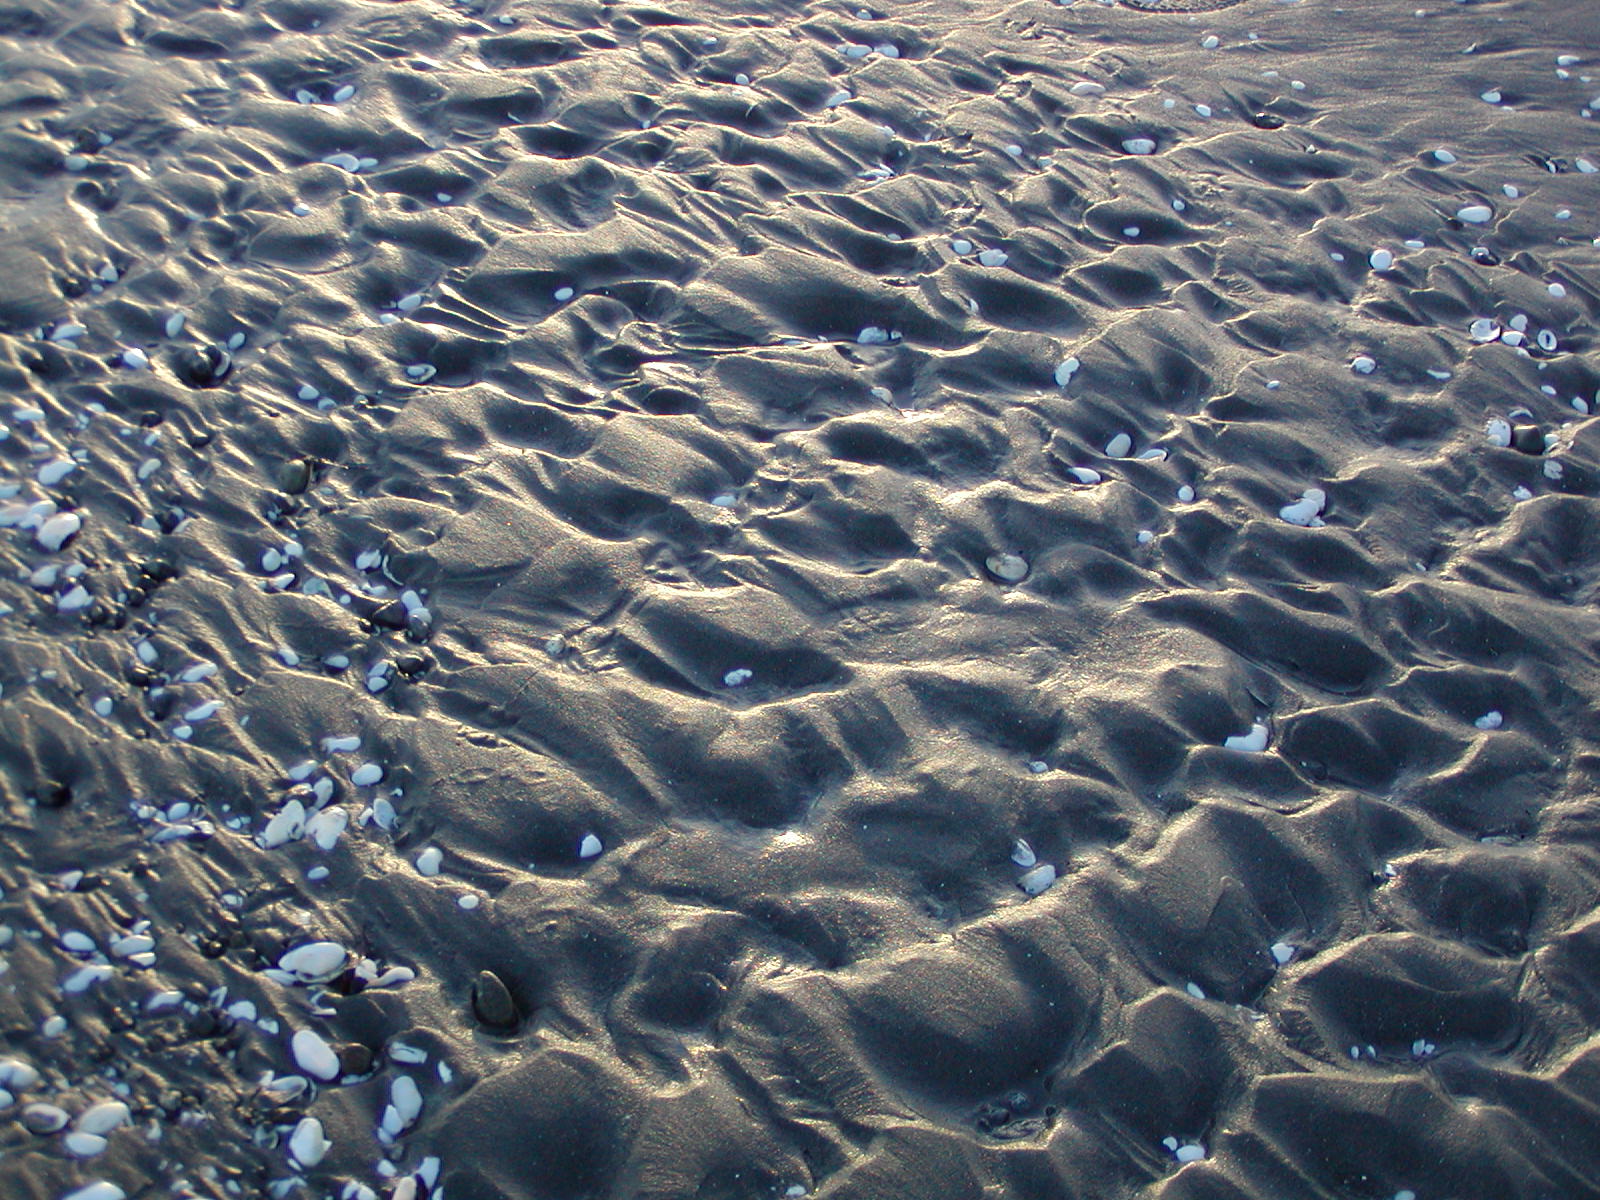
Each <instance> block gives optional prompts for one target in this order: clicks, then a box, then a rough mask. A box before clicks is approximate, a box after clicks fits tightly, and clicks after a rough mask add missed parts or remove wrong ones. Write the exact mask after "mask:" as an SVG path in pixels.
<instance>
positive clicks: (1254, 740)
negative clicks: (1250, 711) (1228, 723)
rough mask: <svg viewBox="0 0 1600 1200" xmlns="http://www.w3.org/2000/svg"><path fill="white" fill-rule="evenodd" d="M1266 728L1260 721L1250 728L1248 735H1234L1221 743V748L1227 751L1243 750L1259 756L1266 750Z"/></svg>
mask: <svg viewBox="0 0 1600 1200" xmlns="http://www.w3.org/2000/svg"><path fill="white" fill-rule="evenodd" d="M1267 740H1268V732H1267V727H1266V726H1265V725H1263V724H1262V723H1261V722H1260V721H1257V722H1256V723H1255V724H1254V725H1252V726H1250V732H1249V733H1236V734H1234V735H1233V736H1232V737H1230V738H1227V739H1225V740H1224V741H1223V743H1222V744H1223V746H1224V747H1225V748H1227V749H1229V750H1245V751H1249V752H1250V753H1252V754H1259V753H1260V752H1261V751H1263V750H1265V749H1266V748H1267Z"/></svg>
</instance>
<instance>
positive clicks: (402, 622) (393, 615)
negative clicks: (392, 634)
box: [371, 600, 406, 629]
mask: <svg viewBox="0 0 1600 1200" xmlns="http://www.w3.org/2000/svg"><path fill="white" fill-rule="evenodd" d="M371 619H372V623H373V624H374V625H382V626H383V627H384V628H385V629H404V628H405V627H406V608H405V605H403V604H401V603H400V601H398V600H391V601H389V602H388V603H387V604H380V605H379V606H378V607H377V608H375V609H374V610H373V612H372V618H371Z"/></svg>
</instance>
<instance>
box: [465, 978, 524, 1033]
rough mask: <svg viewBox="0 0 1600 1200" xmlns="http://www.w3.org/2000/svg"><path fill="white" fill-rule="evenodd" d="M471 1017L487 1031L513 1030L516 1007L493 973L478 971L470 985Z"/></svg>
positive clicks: (508, 990) (506, 989) (509, 993)
mask: <svg viewBox="0 0 1600 1200" xmlns="http://www.w3.org/2000/svg"><path fill="white" fill-rule="evenodd" d="M472 1015H473V1016H475V1017H477V1018H478V1022H479V1023H480V1024H481V1025H484V1026H485V1027H487V1028H489V1029H502V1030H503V1029H514V1028H516V1024H517V1005H516V1001H514V1000H513V999H512V998H511V991H510V989H509V988H507V987H506V985H505V983H504V982H503V981H502V980H501V978H500V976H498V975H496V974H495V973H494V972H493V971H479V972H478V978H477V979H476V980H474V981H473V984H472Z"/></svg>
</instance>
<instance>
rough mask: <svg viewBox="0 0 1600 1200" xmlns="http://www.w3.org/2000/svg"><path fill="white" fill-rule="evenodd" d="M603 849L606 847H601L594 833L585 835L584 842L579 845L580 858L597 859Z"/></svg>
mask: <svg viewBox="0 0 1600 1200" xmlns="http://www.w3.org/2000/svg"><path fill="white" fill-rule="evenodd" d="M603 849H605V847H604V846H603V845H601V843H600V839H599V838H598V837H596V836H595V835H594V834H592V833H586V834H584V835H583V840H582V841H581V842H579V843H578V857H579V858H597V857H599V855H600V851H602V850H603Z"/></svg>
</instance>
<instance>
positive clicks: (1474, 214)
mask: <svg viewBox="0 0 1600 1200" xmlns="http://www.w3.org/2000/svg"><path fill="white" fill-rule="evenodd" d="M1493 216H1494V209H1492V208H1490V207H1489V206H1488V205H1487V204H1467V205H1463V206H1462V207H1461V208H1458V209H1456V219H1457V220H1461V221H1465V222H1466V223H1467V224H1469V225H1482V224H1485V223H1486V222H1487V221H1489V220H1490V219H1491V218H1492V217H1493Z"/></svg>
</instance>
